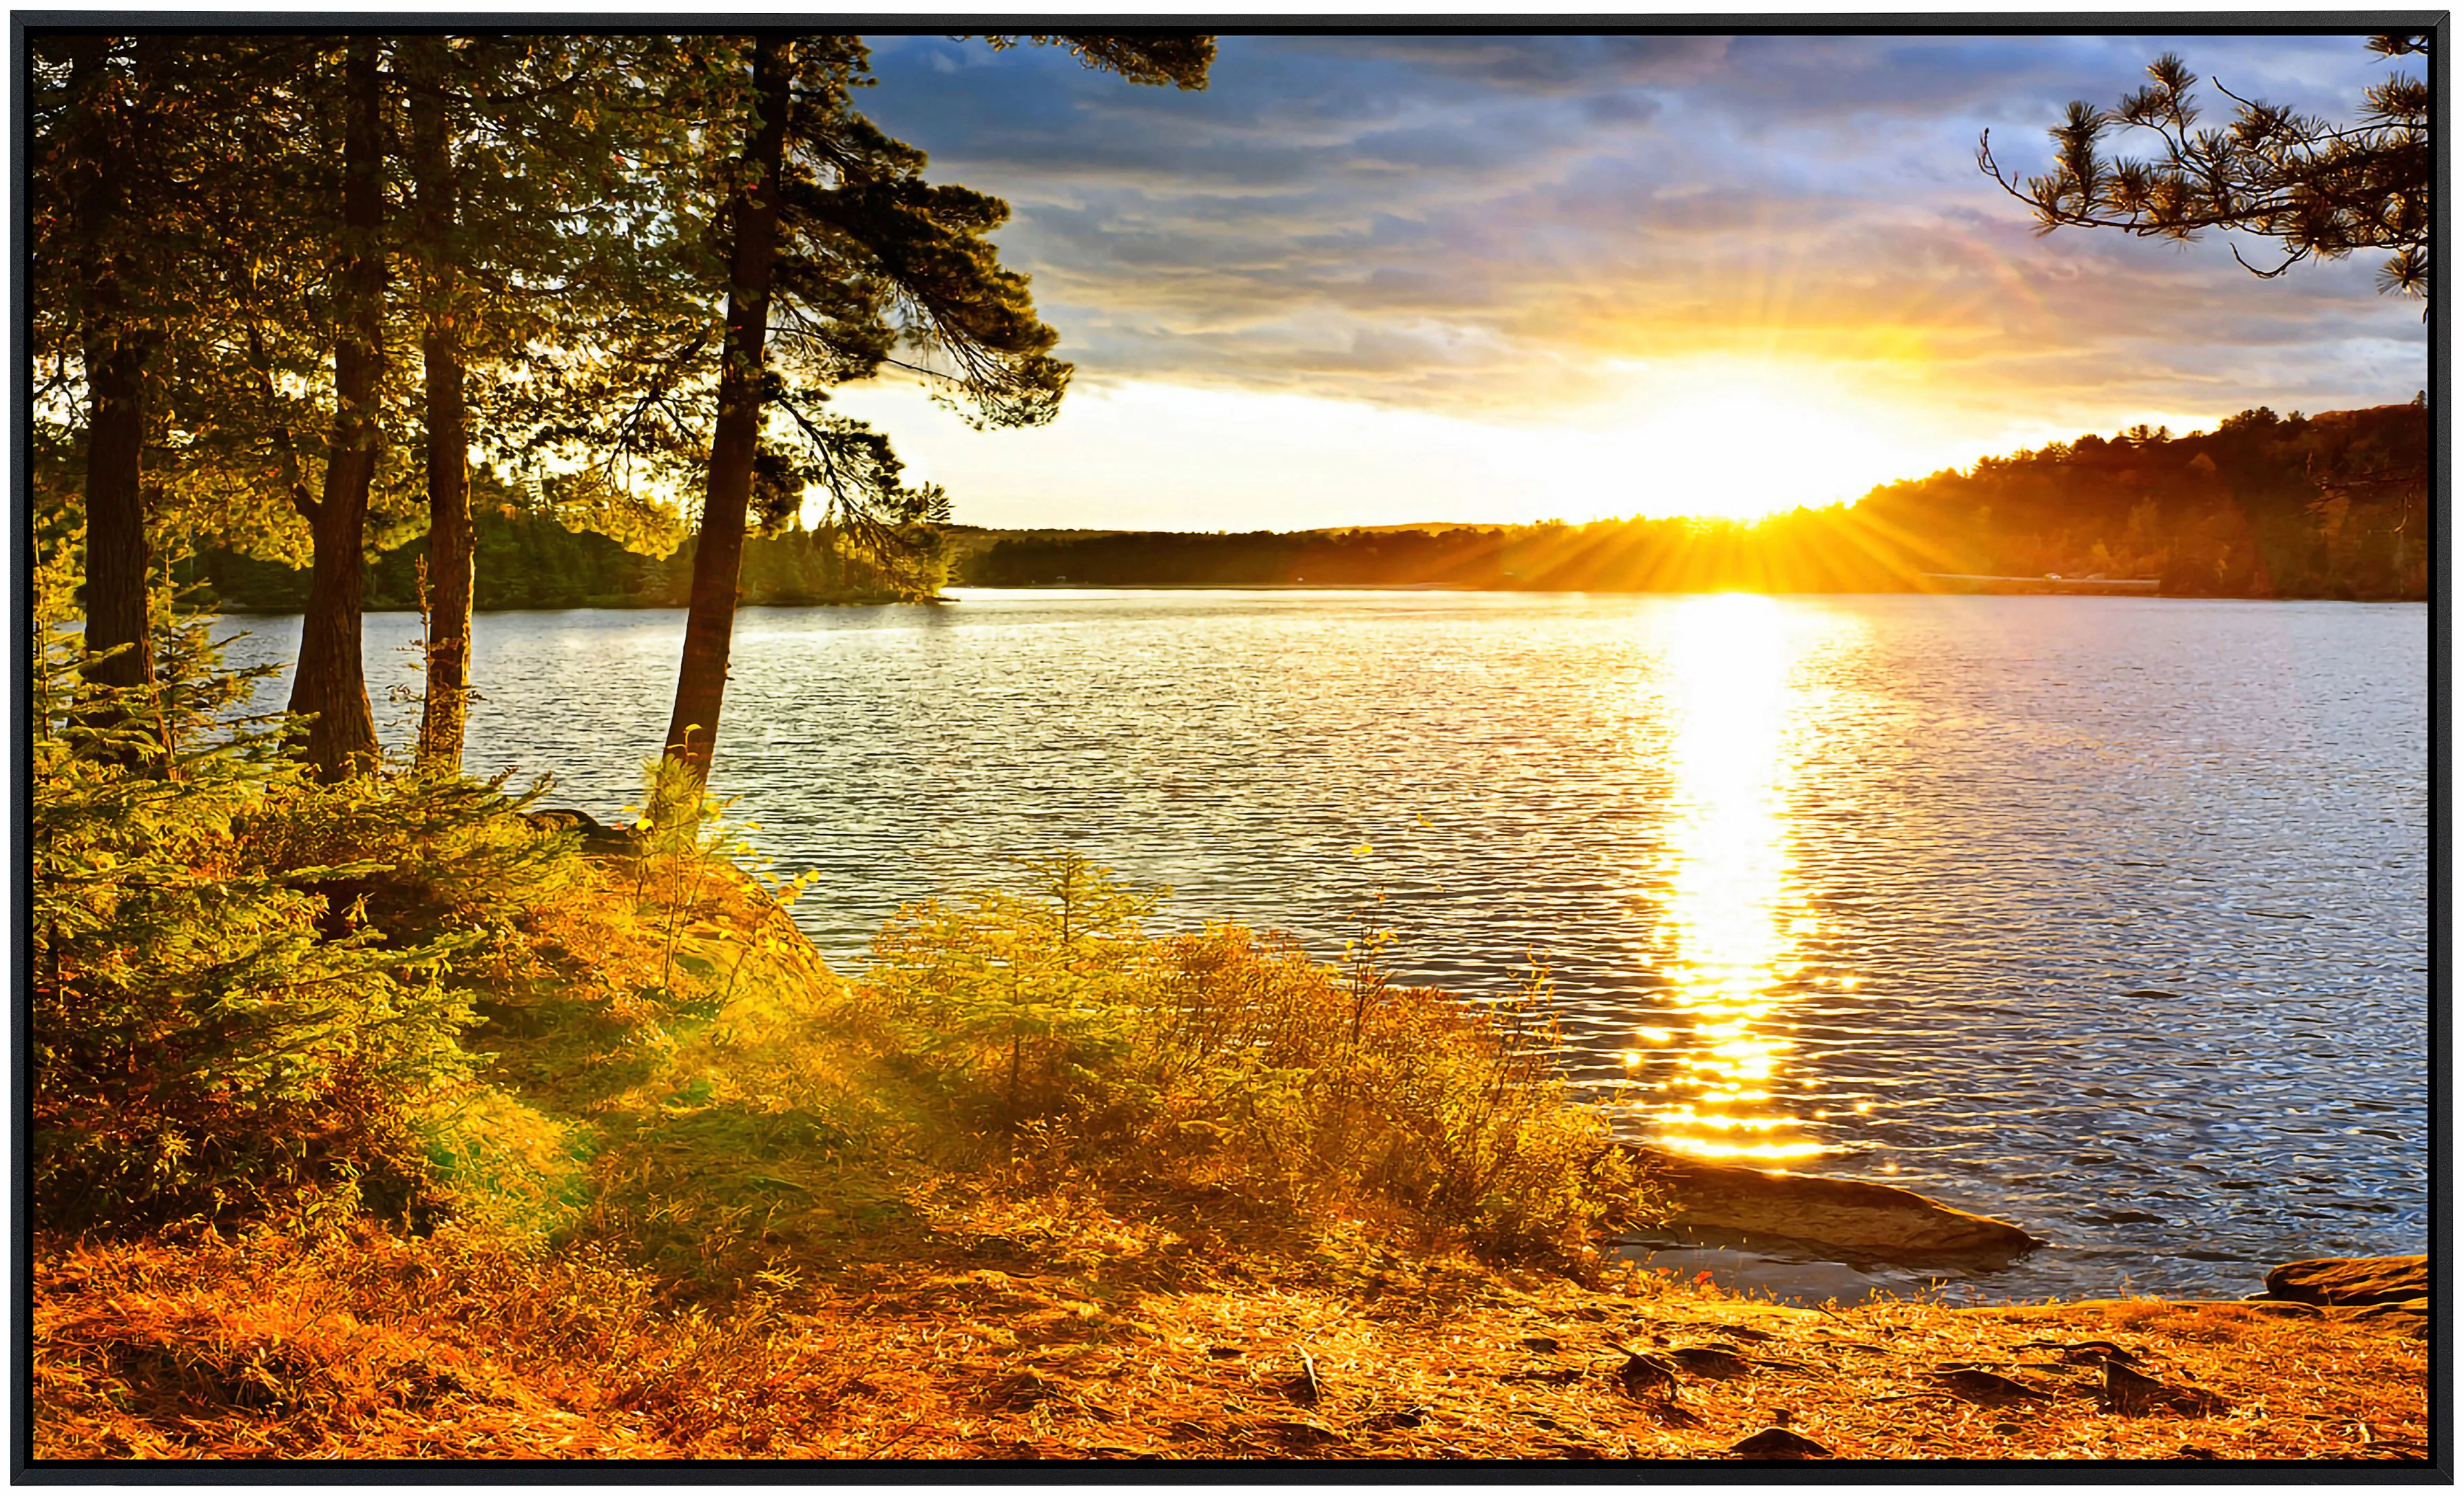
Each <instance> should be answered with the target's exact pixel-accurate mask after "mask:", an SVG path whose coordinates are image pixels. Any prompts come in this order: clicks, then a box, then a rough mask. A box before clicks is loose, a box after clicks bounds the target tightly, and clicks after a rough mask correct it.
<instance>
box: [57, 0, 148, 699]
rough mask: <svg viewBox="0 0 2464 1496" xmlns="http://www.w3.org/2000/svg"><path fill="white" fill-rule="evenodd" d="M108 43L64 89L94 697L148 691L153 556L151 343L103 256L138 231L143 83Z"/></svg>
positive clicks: (115, 266) (115, 261)
mask: <svg viewBox="0 0 2464 1496" xmlns="http://www.w3.org/2000/svg"><path fill="white" fill-rule="evenodd" d="M112 43H113V38H111V37H107V36H91V37H79V38H77V41H76V42H74V43H73V44H72V45H73V47H74V51H73V53H72V55H71V61H70V83H69V88H70V96H71V99H72V100H73V102H72V105H71V107H72V108H73V109H74V110H75V111H76V112H77V113H76V123H75V125H74V126H73V129H74V139H75V144H74V145H73V147H72V148H73V149H74V150H76V151H77V186H76V187H75V192H74V198H73V204H72V211H74V212H75V213H76V215H77V237H78V239H79V241H80V242H81V243H83V244H84V245H85V246H86V247H87V252H88V253H87V255H86V258H85V262H84V265H83V267H82V275H83V282H84V283H83V286H82V287H81V291H82V295H83V301H84V305H83V307H82V309H81V311H82V321H83V326H82V328H81V329H80V341H82V343H83V345H84V346H83V349H82V352H83V355H84V361H85V384H86V397H87V402H88V404H87V419H86V463H85V648H86V652H87V654H88V656H89V663H88V664H87V666H86V668H85V675H86V678H87V679H88V680H90V681H92V682H94V683H95V684H96V685H97V686H100V687H145V686H151V685H153V684H154V630H153V619H152V616H151V611H150V587H149V582H150V579H151V574H152V569H153V560H154V557H153V549H152V547H151V545H150V544H149V542H148V540H147V539H146V534H145V496H144V475H143V467H144V451H145V364H146V362H147V359H148V358H149V356H150V355H151V354H152V352H153V340H152V339H151V337H150V336H149V335H148V334H147V333H146V332H145V331H144V330H143V329H142V328H139V327H136V326H134V325H132V323H131V319H130V317H129V315H128V308H127V300H126V294H125V291H124V289H123V279H124V275H123V271H124V266H123V265H122V263H121V255H120V254H119V253H117V251H116V250H114V249H113V248H111V246H112V245H113V244H114V243H115V241H119V240H121V239H122V238H124V236H126V235H127V234H129V233H130V232H131V231H133V229H134V227H135V226H133V225H131V224H129V223H127V222H126V221H125V219H126V217H127V215H128V204H127V199H126V192H127V187H128V184H129V181H130V178H131V177H132V176H133V175H134V173H133V171H132V170H131V165H130V161H129V156H130V153H131V151H132V150H133V148H134V143H133V141H132V135H133V133H134V131H135V128H136V126H137V123H138V121H137V120H136V118H135V112H136V111H137V110H138V109H139V108H141V107H143V106H142V103H141V102H140V101H139V100H138V99H135V98H134V97H133V92H134V90H135V89H136V88H137V87H140V86H142V81H143V80H142V79H139V80H136V81H133V82H130V83H127V84H125V85H123V83H122V80H121V79H120V78H118V77H114V75H113V74H112V72H111V69H110V66H109V63H110V55H111V48H112ZM123 87H125V88H126V89H127V90H128V91H129V92H127V93H122V89H123ZM115 95H120V97H117V98H115V97H114V96H115ZM106 716H107V718H108V720H107V721H100V720H99V721H97V722H96V723H95V725H98V726H102V725H109V726H115V727H116V726H122V725H124V724H123V723H122V722H121V719H120V716H119V714H117V713H112V714H106Z"/></svg>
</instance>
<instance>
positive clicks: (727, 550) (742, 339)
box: [667, 35, 788, 783]
mask: <svg viewBox="0 0 2464 1496" xmlns="http://www.w3.org/2000/svg"><path fill="white" fill-rule="evenodd" d="M787 49H788V42H787V41H786V39H785V38H784V37H781V36H778V35H764V36H761V37H760V38H759V39H758V40H757V41H756V42H755V43H754V52H753V92H754V97H755V100H756V103H755V107H756V108H758V109H759V111H760V119H759V121H758V123H757V125H756V127H755V129H754V131H753V133H752V135H751V137H750V138H749V139H748V140H747V141H746V143H745V147H744V161H743V179H742V180H743V186H742V187H740V188H739V195H738V196H737V199H736V202H735V205H734V207H733V209H732V210H731V212H730V214H729V218H730V229H731V230H732V235H731V237H732V239H733V244H732V246H731V249H730V263H729V275H728V295H727V351H726V357H725V359H724V360H723V361H722V363H720V366H719V375H718V425H717V428H716V429H715V430H714V431H713V432H712V435H711V444H710V474H709V479H708V483H707V485H706V486H705V488H704V489H703V492H702V507H701V533H700V538H699V541H698V543H697V544H696V545H695V546H694V548H693V600H692V602H691V603H690V604H689V605H688V611H687V612H686V614H685V652H684V661H683V664H682V666H681V667H680V668H679V669H678V671H677V672H676V709H675V713H674V715H672V716H671V717H670V718H669V721H668V741H667V756H668V757H669V758H670V759H673V760H675V761H676V762H677V763H680V764H682V765H684V767H685V768H686V769H687V770H688V771H690V772H691V774H692V775H693V780H694V781H695V782H696V783H699V782H702V781H707V780H708V779H709V778H710V764H711V757H712V753H713V749H714V747H715V743H716V741H717V737H718V709H719V704H720V702H721V700H722V699H723V698H724V697H725V696H726V694H727V655H728V648H729V645H730V643H731V641H732V638H733V635H734V632H735V628H736V592H737V581H738V578H739V574H740V572H741V571H742V568H743V564H744V516H745V509H746V506H747V505H748V503H749V502H750V501H751V498H752V495H753V457H754V452H755V451H756V449H757V448H758V447H759V443H760V438H761V405H762V383H763V379H762V363H761V346H762V341H763V340H764V339H765V338H766V337H767V335H768V333H769V328H770V281H771V275H772V271H773V269H774V259H775V253H776V251H777V248H778V242H779V176H780V171H781V167H782V166H783V165H784V164H785V161H786V155H787V93H788V87H787V84H788V55H787Z"/></svg>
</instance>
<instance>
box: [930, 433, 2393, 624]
mask: <svg viewBox="0 0 2464 1496" xmlns="http://www.w3.org/2000/svg"><path fill="white" fill-rule="evenodd" d="M2428 499H2429V412H2428V411H2427V410H2426V409H2425V408H2424V407H2422V406H2420V405H2409V406H2383V407H2376V408H2373V409H2366V410H2340V411H2332V412H2329V413H2326V414H2322V415H2319V416H2312V417H2304V416H2301V415H2299V414H2298V413H2297V414H2295V415H2293V416H2290V417H2278V416H2277V414H2276V413H2275V412H2273V411H2271V410H2267V409H2263V408H2262V409H2255V410H2248V411H2244V412H2243V413H2241V414H2240V415H2237V416H2234V417H2233V418H2231V419H2230V420H2227V421H2225V422H2224V423H2223V424H2222V425H2221V426H2219V427H2218V428H2217V429H2215V430H2213V431H2209V432H2200V433H2194V434H2191V435H2188V436H2179V437H2176V436H2174V435H2172V434H2171V433H2170V432H2167V431H2165V430H2162V429H2156V430H2150V429H2147V428H2145V427H2139V428H2136V429H2132V430H2128V431H2123V432H2121V433H2118V434H2117V435H2114V436H2112V437H2100V436H2095V435H2086V436H2081V437H2079V438H2078V439H2077V440H2075V441H2070V442H2057V443H2053V444H2051V445H2049V446H2046V447H2043V448H2039V449H2037V450H2036V451H2024V452H2018V453H2014V454H2013V455H2010V456H2004V457H1984V458H1980V459H1979V460H1978V461H1977V462H1976V464H1975V465H1974V466H1973V467H1971V468H1969V469H1967V470H1965V471H1961V470H1947V471H1945V472H1941V473H1935V474H1933V475H1932V476H1930V477H1925V478H1915V479H1909V480H1906V481H1903V482H1899V483H1892V484H1888V485H1885V486H1883V487H1881V488H1877V489H1875V490H1874V491H1873V492H1871V493H1869V494H1867V495H1865V497H1864V498H1863V499H1862V500H1860V501H1859V502H1858V503H1857V504H1855V505H1853V506H1847V507H1842V508H1833V509H1824V510H1797V511H1794V512H1793V513H1791V514H1786V515H1779V516H1774V517H1771V518H1768V519H1765V520H1762V521H1760V522H1758V523H1753V524H1746V523H1740V522H1737V521H1733V520H1705V519H1609V520H1600V521H1596V522H1594V523H1591V524H1585V525H1565V524H1554V523H1551V524H1539V525H1514V526H1499V527H1491V528H1473V527H1434V526H1433V527H1431V528H1429V529H1425V530H1410V529H1405V530H1395V529H1380V530H1315V531H1303V532H1297V533H1288V534H1270V533H1266V532H1258V533H1254V534H1246V535H1204V534H1181V533H1147V534H1137V533H1117V534H1111V535H1101V536H1092V537H1086V538H1080V539H1057V538H1044V537H1033V538H1029V537H1020V538H1013V539H1003V540H1001V541H998V542H996V543H994V544H993V545H991V546H990V547H988V548H986V549H983V550H981V551H979V552H974V553H972V554H969V555H967V556H965V557H964V558H962V559H961V561H959V563H958V565H957V577H958V580H959V581H961V582H963V583H971V584H975V585H979V586H1025V585H1049V584H1056V583H1078V584H1084V585H1089V586H1106V585H1139V584H1145V585H1216V586H1243V585H1288V584H1293V583H1300V584H1310V585H1315V584H1324V585H1335V586H1340V585H1384V586H1395V585H1429V586H1457V587H1482V588H1509V589H1511V588H1524V589H1559V588H1571V589H1583V590H1591V591H1656V590H1678V591H1683V590H1689V589H1694V588H1705V587H1713V588H1726V587H1750V588H1756V589H1761V590H1768V591H1870V590H1916V589H1926V588H1933V587H1940V586H1946V585H1953V584H1955V583H1950V582H1948V581H1947V580H1946V579H1947V578H1948V577H1953V576H1977V575H1985V576H1995V577H2011V578H2042V577H2044V576H2046V575H2047V574H2049V573H2058V574H2060V575H2061V576H2063V577H2090V576H2096V577H2109V578H2125V577H2139V578H2154V579H2158V580H2159V581H2160V583H2161V590H2163V591H2165V592H2167V593H2170V594H2176V595H2183V596H2233V597H2342V598H2418V597H2422V596H2425V595H2426V593H2427V588H2428V584H2429V550H2428V547H2427V544H2426V539H2427V536H2426V530H2427V522H2428Z"/></svg>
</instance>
